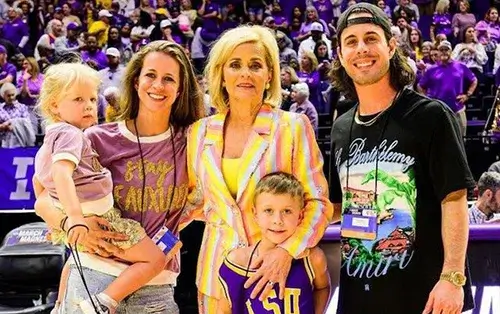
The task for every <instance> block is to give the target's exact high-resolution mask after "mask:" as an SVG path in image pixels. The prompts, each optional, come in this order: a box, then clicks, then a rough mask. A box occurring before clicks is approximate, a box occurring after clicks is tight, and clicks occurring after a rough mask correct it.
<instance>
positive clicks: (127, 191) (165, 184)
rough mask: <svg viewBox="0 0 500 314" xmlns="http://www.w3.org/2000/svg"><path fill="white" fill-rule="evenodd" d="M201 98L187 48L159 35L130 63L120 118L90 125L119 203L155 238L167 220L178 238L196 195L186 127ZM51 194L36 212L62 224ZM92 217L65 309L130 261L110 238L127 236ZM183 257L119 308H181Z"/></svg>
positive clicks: (170, 311)
mask: <svg viewBox="0 0 500 314" xmlns="http://www.w3.org/2000/svg"><path fill="white" fill-rule="evenodd" d="M201 99H202V98H201V93H200V91H199V89H198V85H197V82H196V78H195V75H194V72H193V69H192V67H191V63H190V62H189V59H188V57H187V55H186V53H185V51H184V48H183V47H181V46H179V45H177V44H175V43H172V42H167V41H154V42H152V43H150V44H148V45H146V46H144V47H143V48H142V49H141V50H140V51H139V52H137V53H136V54H134V56H133V57H132V59H131V61H130V62H129V63H128V65H127V68H126V70H125V76H124V78H123V88H122V93H121V97H120V111H119V115H118V117H117V121H118V122H113V123H107V124H102V125H97V126H94V127H91V128H89V129H87V130H86V131H85V135H86V136H87V137H88V138H89V139H90V141H91V143H92V148H93V149H94V150H95V151H96V152H97V155H98V156H99V161H100V163H101V165H102V166H103V167H105V168H107V169H108V170H109V171H110V172H111V175H112V179H113V197H114V204H115V207H116V208H118V209H119V210H120V212H121V214H122V216H123V217H125V218H130V219H133V220H135V221H138V222H139V223H140V224H141V226H142V227H143V228H144V229H145V231H146V234H147V236H148V237H150V238H154V236H155V235H156V234H158V232H159V231H160V230H162V229H163V227H164V226H166V227H167V228H168V229H169V230H170V231H171V232H172V233H173V234H174V235H175V236H178V225H179V218H180V216H181V212H182V209H183V208H184V205H185V204H186V202H187V195H188V193H187V192H188V176H187V168H186V130H187V127H188V126H189V125H191V124H192V123H193V122H195V121H196V120H198V119H199V118H201V117H202V108H203V107H202V103H201ZM46 194H47V193H45V195H43V196H41V197H39V198H38V199H37V202H36V204H35V210H36V213H37V214H38V215H39V216H41V217H42V218H43V219H44V220H45V222H46V223H47V224H48V225H49V226H50V227H51V228H56V229H59V230H62V229H64V222H65V221H66V220H67V219H66V217H65V216H64V214H63V213H62V212H61V211H59V210H57V209H56V208H54V206H53V205H52V203H51V202H50V200H49V198H48V197H47V195H46ZM85 222H86V224H87V226H88V227H89V229H90V230H89V233H88V235H87V238H86V239H85V241H84V242H82V243H81V244H82V245H83V246H84V247H85V248H86V249H87V250H88V251H87V252H85V253H83V252H82V253H80V254H79V255H80V263H81V266H82V267H81V269H77V267H75V265H72V266H71V268H70V271H69V279H68V282H67V289H66V293H65V298H64V300H63V301H62V307H61V310H62V312H60V313H71V314H77V313H82V311H81V309H80V308H79V305H78V304H79V302H81V301H82V300H83V299H86V298H88V294H92V295H94V294H97V293H99V292H101V291H102V290H103V289H104V288H105V287H107V286H108V285H109V283H111V282H112V281H114V280H115V278H116V277H117V276H119V275H120V274H121V273H122V272H123V271H125V269H126V268H127V266H128V265H126V264H124V263H122V262H120V261H118V260H116V259H113V258H109V257H110V256H112V255H114V254H116V253H119V252H120V250H119V249H118V248H117V247H116V246H114V245H112V244H111V243H110V242H109V241H108V240H110V239H113V240H118V241H119V240H126V239H127V235H124V234H117V233H116V232H112V231H107V230H106V229H105V227H107V226H108V224H107V223H106V221H105V220H103V219H99V218H98V217H95V216H92V217H86V218H85ZM179 261H180V256H179V254H178V253H177V254H176V255H175V258H173V259H172V260H171V261H170V262H169V263H168V264H167V265H166V266H165V269H164V270H163V271H162V272H161V273H160V274H159V275H158V276H156V277H155V278H154V279H153V280H151V281H150V282H149V283H148V284H147V285H145V286H143V287H141V288H139V289H138V290H137V291H135V292H134V293H133V294H132V295H130V296H129V297H128V298H126V299H125V300H123V301H122V302H120V304H119V305H118V308H117V313H163V314H175V313H178V311H179V310H178V307H177V305H176V303H175V301H174V293H173V287H174V286H175V284H176V282H177V276H178V275H179ZM80 271H81V272H80ZM81 277H84V278H85V280H86V283H87V286H88V287H86V286H84V284H83V282H82V278H81ZM87 289H88V290H87Z"/></svg>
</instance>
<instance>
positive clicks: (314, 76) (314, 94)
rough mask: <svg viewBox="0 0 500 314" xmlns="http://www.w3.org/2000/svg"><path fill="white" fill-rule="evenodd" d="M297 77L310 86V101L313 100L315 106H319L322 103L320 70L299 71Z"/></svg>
mask: <svg viewBox="0 0 500 314" xmlns="http://www.w3.org/2000/svg"><path fill="white" fill-rule="evenodd" d="M297 77H298V78H299V81H300V82H302V83H306V84H307V86H308V87H309V101H311V103H312V104H313V105H314V107H315V108H318V107H319V106H320V105H321V99H320V98H319V96H320V95H319V94H320V93H319V83H320V77H319V72H318V71H316V70H314V71H312V72H311V73H307V72H302V71H298V72H297Z"/></svg>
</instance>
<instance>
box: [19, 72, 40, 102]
mask: <svg viewBox="0 0 500 314" xmlns="http://www.w3.org/2000/svg"><path fill="white" fill-rule="evenodd" d="M23 83H24V79H23V76H22V75H21V76H19V77H18V78H17V86H18V88H19V89H21V88H22V87H23ZM42 83H43V74H41V73H40V74H38V76H37V77H36V78H35V79H34V80H32V79H31V78H30V79H29V80H28V81H27V82H26V85H27V87H28V90H29V92H30V94H31V96H37V95H38V94H40V89H41V88H42ZM19 100H21V102H22V103H23V104H25V105H26V106H29V107H33V106H34V105H35V104H36V101H37V98H31V97H29V96H26V97H24V96H21V95H20V96H19Z"/></svg>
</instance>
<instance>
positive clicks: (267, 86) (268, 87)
mask: <svg viewBox="0 0 500 314" xmlns="http://www.w3.org/2000/svg"><path fill="white" fill-rule="evenodd" d="M270 88H271V85H270V84H269V82H267V83H266V90H268V89H270Z"/></svg>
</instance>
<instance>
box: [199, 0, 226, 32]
mask: <svg viewBox="0 0 500 314" xmlns="http://www.w3.org/2000/svg"><path fill="white" fill-rule="evenodd" d="M200 7H201V6H200ZM198 9H199V8H198ZM213 12H217V13H218V14H220V12H221V8H220V6H219V5H218V4H217V3H213V2H210V3H207V4H205V13H203V15H207V14H210V13H213ZM203 28H204V29H206V30H209V31H217V30H218V29H219V26H218V25H217V18H216V17H211V18H208V19H207V18H204V19H203Z"/></svg>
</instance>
